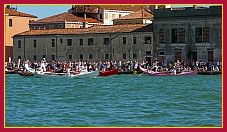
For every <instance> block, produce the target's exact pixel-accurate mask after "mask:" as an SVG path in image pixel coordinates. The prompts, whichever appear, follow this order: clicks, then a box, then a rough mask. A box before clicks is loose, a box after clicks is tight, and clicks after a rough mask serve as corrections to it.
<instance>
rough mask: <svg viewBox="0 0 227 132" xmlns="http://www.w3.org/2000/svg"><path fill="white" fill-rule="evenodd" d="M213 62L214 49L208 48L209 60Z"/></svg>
mask: <svg viewBox="0 0 227 132" xmlns="http://www.w3.org/2000/svg"><path fill="white" fill-rule="evenodd" d="M210 61H211V62H213V61H214V51H213V50H208V62H210Z"/></svg>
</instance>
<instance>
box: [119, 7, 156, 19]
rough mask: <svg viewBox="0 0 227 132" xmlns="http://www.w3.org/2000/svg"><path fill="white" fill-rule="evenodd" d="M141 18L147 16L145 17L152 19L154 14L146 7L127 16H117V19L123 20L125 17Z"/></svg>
mask: <svg viewBox="0 0 227 132" xmlns="http://www.w3.org/2000/svg"><path fill="white" fill-rule="evenodd" d="M138 18H139V19H141V18H145V19H152V18H153V15H152V13H150V12H148V11H146V10H144V9H141V10H139V11H137V12H132V13H130V14H129V15H126V16H123V17H120V18H117V19H115V20H123V19H138Z"/></svg>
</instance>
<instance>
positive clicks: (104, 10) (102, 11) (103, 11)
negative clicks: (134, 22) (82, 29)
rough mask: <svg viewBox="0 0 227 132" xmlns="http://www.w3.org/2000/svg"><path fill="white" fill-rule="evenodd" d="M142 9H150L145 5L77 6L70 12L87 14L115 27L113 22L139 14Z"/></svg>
mask: <svg viewBox="0 0 227 132" xmlns="http://www.w3.org/2000/svg"><path fill="white" fill-rule="evenodd" d="M141 9H148V6H145V5H141V6H139V5H75V6H72V9H70V10H69V12H71V13H74V14H86V15H87V16H90V17H92V18H94V19H97V20H99V21H101V22H102V23H103V25H113V20H114V19H118V18H121V17H123V16H126V15H129V14H130V13H133V12H137V11H139V10H141Z"/></svg>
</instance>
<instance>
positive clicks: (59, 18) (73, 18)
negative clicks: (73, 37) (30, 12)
mask: <svg viewBox="0 0 227 132" xmlns="http://www.w3.org/2000/svg"><path fill="white" fill-rule="evenodd" d="M65 21H67V22H85V21H86V22H89V23H100V22H99V21H98V20H96V19H93V18H89V17H87V18H86V20H85V19H84V18H83V17H81V16H77V15H74V14H72V13H69V12H65V13H61V14H57V15H54V16H50V17H46V18H43V19H40V20H37V21H33V22H31V23H30V24H33V23H49V22H65Z"/></svg>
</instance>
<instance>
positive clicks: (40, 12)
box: [12, 5, 72, 19]
mask: <svg viewBox="0 0 227 132" xmlns="http://www.w3.org/2000/svg"><path fill="white" fill-rule="evenodd" d="M12 6H13V7H16V5H12ZM71 7H72V5H17V11H19V12H23V13H28V14H31V15H35V16H37V17H38V19H42V18H45V17H48V16H52V15H56V14H60V13H63V12H67V11H68V10H69V9H70V8H71Z"/></svg>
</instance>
